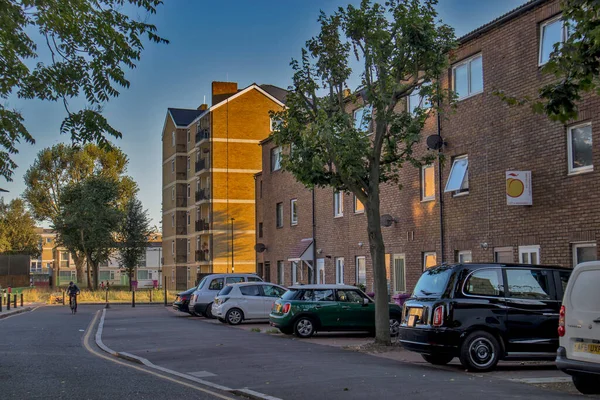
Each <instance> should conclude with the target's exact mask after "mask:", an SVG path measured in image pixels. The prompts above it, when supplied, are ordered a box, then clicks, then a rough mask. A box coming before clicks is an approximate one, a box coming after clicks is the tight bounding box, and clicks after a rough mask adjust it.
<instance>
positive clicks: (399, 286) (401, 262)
mask: <svg viewBox="0 0 600 400" xmlns="http://www.w3.org/2000/svg"><path fill="white" fill-rule="evenodd" d="M393 260H394V269H393V273H394V276H393V279H394V293H404V292H406V267H405V258H404V254H394V256H393Z"/></svg>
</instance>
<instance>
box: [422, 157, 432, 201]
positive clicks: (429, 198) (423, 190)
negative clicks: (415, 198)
mask: <svg viewBox="0 0 600 400" xmlns="http://www.w3.org/2000/svg"><path fill="white" fill-rule="evenodd" d="M428 168H433V195H431V196H425V170H426V169H428ZM432 200H435V167H434V166H433V164H429V165H423V166H422V167H421V202H424V201H432Z"/></svg>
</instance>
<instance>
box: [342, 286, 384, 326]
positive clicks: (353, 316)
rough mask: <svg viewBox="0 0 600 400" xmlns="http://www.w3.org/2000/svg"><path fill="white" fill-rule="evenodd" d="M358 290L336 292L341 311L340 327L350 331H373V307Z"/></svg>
mask: <svg viewBox="0 0 600 400" xmlns="http://www.w3.org/2000/svg"><path fill="white" fill-rule="evenodd" d="M364 299H366V297H365V296H364V295H363V294H362V293H360V292H359V291H358V290H352V289H344V290H339V289H338V290H337V301H338V305H339V307H340V309H341V325H342V326H343V327H347V328H352V329H373V328H374V327H375V305H374V304H373V303H372V302H371V301H369V303H368V304H364Z"/></svg>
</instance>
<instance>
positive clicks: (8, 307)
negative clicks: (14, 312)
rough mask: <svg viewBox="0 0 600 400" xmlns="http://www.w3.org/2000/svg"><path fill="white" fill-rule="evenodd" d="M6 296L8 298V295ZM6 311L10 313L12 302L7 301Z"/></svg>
mask: <svg viewBox="0 0 600 400" xmlns="http://www.w3.org/2000/svg"><path fill="white" fill-rule="evenodd" d="M6 296H7V298H8V294H7V295H6ZM6 311H10V300H7V301H6Z"/></svg>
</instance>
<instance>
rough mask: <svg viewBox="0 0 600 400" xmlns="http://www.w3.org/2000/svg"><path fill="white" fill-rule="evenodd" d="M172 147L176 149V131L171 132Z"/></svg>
mask: <svg viewBox="0 0 600 400" xmlns="http://www.w3.org/2000/svg"><path fill="white" fill-rule="evenodd" d="M171 145H172V146H173V147H175V131H173V132H171Z"/></svg>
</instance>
